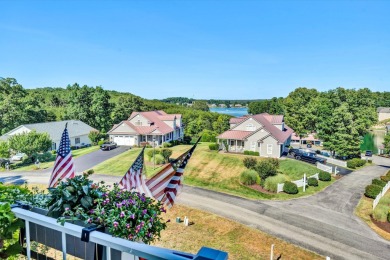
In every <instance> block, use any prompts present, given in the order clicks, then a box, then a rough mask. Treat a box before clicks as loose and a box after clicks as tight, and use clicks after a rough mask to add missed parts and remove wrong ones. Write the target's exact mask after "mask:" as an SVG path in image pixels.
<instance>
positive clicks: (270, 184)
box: [264, 174, 289, 192]
mask: <svg viewBox="0 0 390 260" xmlns="http://www.w3.org/2000/svg"><path fill="white" fill-rule="evenodd" d="M288 180H289V179H288V178H287V176H286V175H284V174H278V175H276V176H271V177H268V178H267V179H265V181H264V188H265V189H266V190H269V191H272V192H276V191H277V188H278V183H283V182H286V181H288Z"/></svg>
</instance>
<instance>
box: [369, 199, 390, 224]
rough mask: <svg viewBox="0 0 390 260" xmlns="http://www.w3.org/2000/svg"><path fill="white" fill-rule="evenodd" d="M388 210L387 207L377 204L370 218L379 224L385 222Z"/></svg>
mask: <svg viewBox="0 0 390 260" xmlns="http://www.w3.org/2000/svg"><path fill="white" fill-rule="evenodd" d="M388 211H389V208H388V206H387V205H384V204H381V203H379V204H378V205H377V206H376V207H375V209H374V212H373V213H372V216H373V217H374V219H375V220H377V221H380V222H386V220H387V214H388Z"/></svg>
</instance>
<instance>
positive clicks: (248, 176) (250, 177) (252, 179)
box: [240, 170, 259, 185]
mask: <svg viewBox="0 0 390 260" xmlns="http://www.w3.org/2000/svg"><path fill="white" fill-rule="evenodd" d="M258 176H259V175H258V174H257V172H256V171H255V170H245V171H243V172H242V173H241V174H240V182H241V183H243V184H245V185H253V184H255V183H256V180H257V177H258Z"/></svg>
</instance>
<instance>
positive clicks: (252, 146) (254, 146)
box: [251, 142, 256, 151]
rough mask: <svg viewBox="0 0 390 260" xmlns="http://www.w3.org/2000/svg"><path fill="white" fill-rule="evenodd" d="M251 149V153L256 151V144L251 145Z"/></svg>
mask: <svg viewBox="0 0 390 260" xmlns="http://www.w3.org/2000/svg"><path fill="white" fill-rule="evenodd" d="M251 149H253V151H254V150H255V149H256V142H252V143H251Z"/></svg>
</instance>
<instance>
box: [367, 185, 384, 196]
mask: <svg viewBox="0 0 390 260" xmlns="http://www.w3.org/2000/svg"><path fill="white" fill-rule="evenodd" d="M381 191H382V187H381V186H378V185H373V184H370V185H368V186H367V187H366V192H364V195H366V197H368V198H372V199H375V198H376V196H378V194H379V193H380V192H381Z"/></svg>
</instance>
